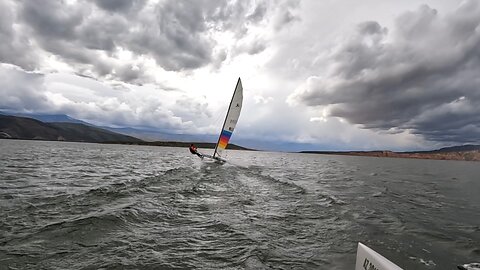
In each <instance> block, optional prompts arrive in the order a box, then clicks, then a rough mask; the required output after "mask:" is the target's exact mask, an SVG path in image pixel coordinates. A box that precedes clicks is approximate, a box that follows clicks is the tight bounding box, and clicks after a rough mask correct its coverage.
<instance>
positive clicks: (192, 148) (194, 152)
mask: <svg viewBox="0 0 480 270" xmlns="http://www.w3.org/2000/svg"><path fill="white" fill-rule="evenodd" d="M188 149H189V150H190V153H192V154H194V155H197V156H199V157H200V158H203V156H202V154H200V153H198V150H197V147H196V146H195V145H194V144H193V143H192V144H190V147H189V148H188Z"/></svg>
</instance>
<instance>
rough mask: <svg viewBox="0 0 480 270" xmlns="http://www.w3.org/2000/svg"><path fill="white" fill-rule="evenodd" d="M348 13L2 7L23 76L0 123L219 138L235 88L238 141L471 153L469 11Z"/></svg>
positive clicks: (470, 4) (400, 6) (285, 0)
mask: <svg viewBox="0 0 480 270" xmlns="http://www.w3.org/2000/svg"><path fill="white" fill-rule="evenodd" d="M355 3H356V2H354V1H351V0H344V1H330V2H325V1H309V0H304V1H292V0H282V1H266V0H265V1H263V0H260V1H253V0H252V1H240V0H237V1H216V0H211V1H209V0H201V1H173V0H167V1H141V0H136V1H123V0H122V1H110V0H108V1H103V0H102V1H93V0H92V1H83V2H82V1H71V2H68V3H67V4H66V5H65V4H63V2H61V1H44V2H39V1H25V2H18V1H11V0H5V1H2V2H0V37H1V39H2V41H5V40H7V41H8V42H2V43H1V44H0V61H1V62H2V63H8V64H11V65H14V66H17V67H18V68H12V66H11V65H9V66H6V65H2V66H1V67H0V83H1V84H2V85H3V87H2V88H0V97H1V98H0V109H9V110H18V111H32V112H56V113H66V114H70V115H71V116H74V117H77V118H81V119H84V120H87V121H91V122H93V123H96V124H101V125H115V126H126V125H128V126H137V127H139V126H142V127H156V128H159V129H162V130H165V131H170V132H181V133H192V134H202V133H209V134H215V133H216V132H218V128H219V127H218V125H220V124H221V122H222V119H223V117H224V116H225V110H226V109H227V107H228V101H229V100H230V98H231V95H232V91H233V88H234V85H235V82H236V80H237V78H238V77H239V76H240V77H241V78H242V80H243V85H244V89H245V94H244V97H245V101H244V109H243V112H242V115H241V118H240V122H239V125H237V131H236V134H235V137H234V138H233V139H234V140H235V139H239V140H241V139H245V140H247V139H251V140H257V141H262V142H266V143H268V142H267V141H270V142H272V141H273V142H278V141H281V142H283V143H286V144H295V143H308V144H311V145H313V146H314V145H317V146H318V147H324V148H330V149H332V148H337V149H352V148H355V149H369V148H370V149H373V148H395V149H402V148H404V149H409V148H422V147H424V146H425V145H427V146H428V145H432V144H434V143H435V142H429V141H425V140H423V139H422V136H424V137H425V138H427V140H438V139H439V138H442V137H439V136H438V134H437V133H436V129H435V128H440V129H441V130H443V131H445V133H444V134H445V136H446V137H445V138H456V140H457V141H458V142H462V141H463V140H462V138H465V139H468V140H471V139H474V137H475V136H477V134H478V133H476V132H477V128H478V125H477V123H478V118H476V117H475V113H477V112H476V110H475V108H476V107H475V106H474V104H476V101H478V97H479V94H478V86H479V81H478V80H477V79H476V74H477V73H478V71H477V69H476V60H475V59H476V54H475V53H474V52H475V50H474V49H475V48H476V47H478V40H477V39H476V38H477V37H478V23H477V21H478V18H479V16H478V13H477V11H478V7H477V6H478V5H477V4H476V3H475V1H467V2H465V3H464V5H466V6H464V7H461V8H460V10H459V11H456V12H453V13H448V12H447V11H448V10H453V7H456V6H458V3H456V2H454V1H448V0H440V1H438V0H437V1H433V0H427V1H426V3H427V4H428V6H429V7H430V8H427V7H423V8H420V9H419V4H418V3H417V1H414V0H408V1H396V2H387V1H379V0H367V1H366V2H365V3H364V4H362V5H356V4H355ZM372 6H375V8H372ZM433 9H435V10H436V11H434V10H433ZM447 13H448V14H450V15H446V14H447ZM460 15H461V16H460ZM340 18H341V19H340ZM395 18H396V19H395ZM476 23H477V24H476ZM475 25H476V26H475ZM352 29H353V30H352ZM415 29H416V30H415ZM345 37H347V38H345ZM455 42H456V43H457V45H456V46H455V44H454V43H455ZM438 44H445V46H443V47H442V46H438ZM432 47H434V48H435V50H432V49H431V48H432ZM467 53H470V54H468V55H469V56H471V57H470V58H468V57H467V56H468V55H466V54H467ZM462 56H463V57H462ZM409 57H413V59H412V60H409ZM422 67H423V69H422ZM447 67H450V69H449V68H447ZM459 68H460V69H459ZM412 70H417V71H418V72H413V73H412V72H411V71H412ZM455 70H457V72H454V71H455ZM31 71H35V72H31ZM409 72H410V73H409ZM398 74H404V75H403V77H401V76H400V77H399V76H398ZM445 74H447V75H448V76H447V77H448V80H447V79H442V78H441V77H442V76H441V75H445ZM414 75H417V76H418V78H417V79H416V80H410V81H411V82H418V83H420V84H421V85H418V83H415V84H414V83H412V84H410V85H409V87H408V89H407V90H406V91H397V92H396V93H397V94H398V95H397V96H393V95H390V94H388V95H384V96H383V98H378V97H382V96H381V95H380V96H379V95H370V94H369V91H368V89H370V87H369V86H370V85H371V83H373V82H389V83H388V84H385V85H388V86H389V87H390V88H389V89H400V88H402V87H403V86H402V85H405V83H406V80H404V79H402V78H407V79H408V78H412V77H414ZM422 76H426V77H422ZM389 78H390V79H389ZM381 79H382V80H383V81H382V80H381ZM388 79H389V80H388ZM395 80H397V81H396V82H395ZM425 85H427V86H428V87H427V86H425ZM387 88H388V87H387ZM387 88H381V89H384V90H385V89H387ZM358 89H360V90H358ZM378 89H380V88H378ZM418 89H431V90H432V91H429V92H428V95H422V93H424V92H419V91H418ZM435 89H436V90H435ZM458 89H463V90H458ZM434 90H435V91H436V92H435V91H434ZM379 92H382V91H379ZM382 93H393V92H388V91H385V92H382ZM366 97H368V98H366ZM461 97H463V99H462V98H461ZM402 99H403V100H405V102H407V103H408V104H407V105H406V107H402V106H404V105H402V104H401V103H396V102H397V101H399V100H400V101H401V100H402ZM385 100H386V101H392V102H393V101H395V102H393V103H388V102H386V103H385V104H383V105H382V101H385ZM438 100H443V101H442V102H438ZM477 103H478V102H477ZM377 104H381V105H382V106H376V105H377ZM392 104H393V105H395V106H392ZM431 104H434V105H435V106H433V107H432V106H429V105H431ZM402 108H408V109H407V110H406V111H405V112H402ZM412 113H413V114H412ZM411 115H414V116H415V117H410V116H411ZM445 116H447V119H445V118H444V117H445ZM375 117H377V118H378V119H377V118H375ZM408 117H410V120H409V121H406V120H405V119H408ZM442 117H443V119H444V121H443V123H442V125H439V123H440V122H441V121H440V120H439V119H442ZM347 120H348V121H347ZM390 120H391V121H390ZM450 123H459V124H458V125H457V126H455V125H453V126H452V125H449V124H450ZM431 127H435V128H431ZM454 129H457V130H458V131H459V132H456V133H455V132H454ZM460 131H461V132H463V133H467V132H469V133H470V134H473V135H472V136H470V138H467V137H462V136H460V135H461V134H460ZM455 136H456V137H455ZM477 137H478V136H477ZM265 145H266V144H265ZM272 145H273V144H272ZM275 145H276V146H278V144H275ZM264 148H268V146H266V147H264Z"/></svg>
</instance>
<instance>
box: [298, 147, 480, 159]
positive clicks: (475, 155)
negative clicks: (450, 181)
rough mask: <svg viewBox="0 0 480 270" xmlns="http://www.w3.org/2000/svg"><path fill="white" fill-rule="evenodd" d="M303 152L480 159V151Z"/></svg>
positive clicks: (389, 156) (305, 152)
mask: <svg viewBox="0 0 480 270" xmlns="http://www.w3.org/2000/svg"><path fill="white" fill-rule="evenodd" d="M300 153H303V154H321V155H343V156H364V157H382V158H410V159H433V160H460V161H480V151H479V150H470V151H445V152H440V151H438V150H437V151H435V150H434V151H422V152H393V151H339V152H335V151H301V152H300Z"/></svg>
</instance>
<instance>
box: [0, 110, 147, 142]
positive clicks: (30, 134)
mask: <svg viewBox="0 0 480 270" xmlns="http://www.w3.org/2000/svg"><path fill="white" fill-rule="evenodd" d="M0 138H3V139H26V140H47V141H72V142H112V141H114V142H142V140H140V139H138V138H135V137H132V136H127V135H123V134H118V133H115V132H112V131H109V130H105V129H101V128H98V127H94V126H90V125H86V124H83V123H69V122H51V123H45V122H42V121H39V120H36V119H32V118H27V117H20V116H11V115H4V114H0Z"/></svg>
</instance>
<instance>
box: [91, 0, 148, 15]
mask: <svg viewBox="0 0 480 270" xmlns="http://www.w3.org/2000/svg"><path fill="white" fill-rule="evenodd" d="M95 4H96V5H97V6H98V7H100V8H102V9H104V10H107V11H112V12H128V11H130V10H132V9H137V10H138V9H140V8H142V7H143V5H144V4H145V0H95Z"/></svg>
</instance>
